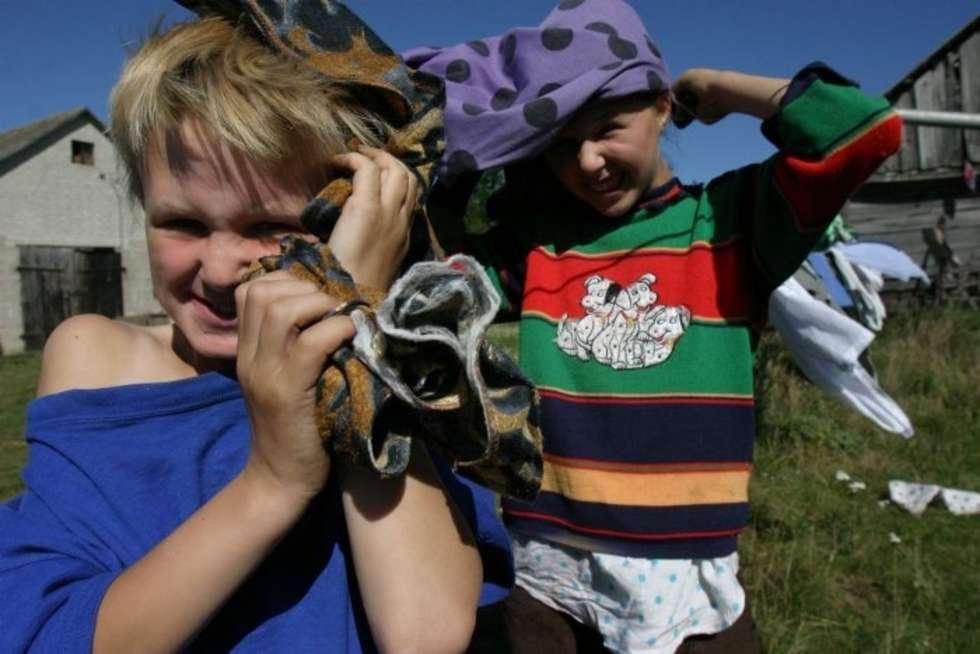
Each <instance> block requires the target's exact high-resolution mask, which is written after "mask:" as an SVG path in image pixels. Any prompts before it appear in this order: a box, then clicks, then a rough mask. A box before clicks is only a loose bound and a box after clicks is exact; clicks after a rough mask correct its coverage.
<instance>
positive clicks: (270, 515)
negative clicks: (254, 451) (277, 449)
mask: <svg viewBox="0 0 980 654" xmlns="http://www.w3.org/2000/svg"><path fill="white" fill-rule="evenodd" d="M261 468H262V466H260V465H257V464H255V463H254V462H251V461H250V462H249V463H248V464H246V466H245V468H244V469H243V470H242V472H241V473H239V475H238V476H237V477H236V478H235V479H234V480H233V482H232V483H234V484H236V485H238V486H239V487H240V490H241V492H242V497H243V501H244V505H245V506H244V511H245V512H246V514H247V516H248V517H249V518H250V519H254V520H268V519H271V520H273V521H275V522H281V523H283V524H285V525H286V526H287V527H288V526H291V525H292V524H293V523H294V522H296V520H298V519H299V517H300V516H301V515H302V514H303V512H304V511H305V510H306V508H307V507H308V506H309V504H310V502H311V501H312V500H313V498H314V497H316V493H312V492H310V491H307V490H305V489H299V488H293V487H290V486H287V485H286V484H283V483H282V482H281V481H279V480H278V479H276V478H275V476H274V475H272V474H269V473H268V472H266V471H263V470H262V469H261Z"/></svg>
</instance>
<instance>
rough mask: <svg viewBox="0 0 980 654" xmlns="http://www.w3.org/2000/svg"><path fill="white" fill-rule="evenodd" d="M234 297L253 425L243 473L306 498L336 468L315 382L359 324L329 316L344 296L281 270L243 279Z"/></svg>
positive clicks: (290, 497)
mask: <svg viewBox="0 0 980 654" xmlns="http://www.w3.org/2000/svg"><path fill="white" fill-rule="evenodd" d="M235 302H236V305H237V308H238V316H239V335H238V359H237V369H238V379H239V381H240V382H241V385H242V390H243V392H244V395H245V401H246V403H247V405H248V412H249V418H250V420H251V423H252V449H251V452H250V454H249V459H248V462H247V464H246V467H245V472H244V475H245V476H246V477H249V478H250V479H253V480H255V481H256V482H258V483H259V484H260V485H261V486H262V487H263V488H264V489H265V490H266V492H269V493H273V494H275V495H277V496H280V497H284V498H285V499H286V500H287V501H288V502H298V503H305V502H308V501H309V500H310V499H312V498H313V496H315V495H316V494H317V493H319V492H320V490H322V489H323V487H324V485H325V484H326V482H327V477H328V475H329V472H330V459H329V456H328V455H327V452H326V450H325V449H324V446H323V443H322V441H321V439H320V436H319V429H318V426H317V424H316V417H315V410H314V409H315V404H316V384H317V380H318V379H319V378H320V375H321V374H322V372H323V369H324V367H325V366H326V362H327V359H328V357H329V356H330V355H331V354H332V353H333V352H334V351H335V350H336V349H337V348H338V347H340V345H341V344H342V343H343V342H344V341H346V340H348V339H350V338H351V337H352V336H353V335H354V326H353V323H352V322H351V320H350V318H348V317H346V316H336V317H331V318H328V319H326V320H323V318H324V316H325V315H326V314H327V313H329V312H330V310H331V309H333V308H334V307H336V306H337V305H338V302H337V301H336V300H335V299H333V298H331V297H329V296H327V295H324V294H323V293H322V292H321V291H320V290H318V289H317V288H316V286H315V285H314V284H312V283H310V282H306V281H300V280H298V279H296V278H294V277H293V276H291V275H290V274H289V273H287V272H283V271H280V272H274V273H270V274H268V275H264V276H262V277H260V278H258V279H255V280H253V281H251V282H248V283H245V284H242V285H241V286H239V287H238V288H237V289H236V290H235Z"/></svg>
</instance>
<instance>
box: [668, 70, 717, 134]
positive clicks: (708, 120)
mask: <svg viewBox="0 0 980 654" xmlns="http://www.w3.org/2000/svg"><path fill="white" fill-rule="evenodd" d="M720 74H721V71H718V70H713V69H711V68H691V69H689V70H686V71H684V74H683V75H681V76H680V77H678V78H677V80H676V81H675V82H674V86H673V87H672V89H671V91H672V92H673V96H674V97H673V101H674V124H675V125H677V127H679V128H681V129H683V128H685V127H687V126H688V125H689V124H691V122H692V121H693V120H694V119H695V118H697V119H698V120H700V121H701V122H702V123H705V124H706V125H710V124H712V123H716V122H718V121H719V120H721V119H722V118H724V117H725V116H727V115H728V113H729V112H730V109H729V108H728V107H727V106H725V103H724V101H723V100H722V98H720V97H719V95H720V94H719V93H718V90H717V85H716V83H717V81H718V77H719V75H720Z"/></svg>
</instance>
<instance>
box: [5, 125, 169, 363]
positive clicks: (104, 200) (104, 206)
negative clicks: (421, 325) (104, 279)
mask: <svg viewBox="0 0 980 654" xmlns="http://www.w3.org/2000/svg"><path fill="white" fill-rule="evenodd" d="M73 140H77V141H85V142H88V143H92V144H93V145H94V162H93V165H85V164H78V163H72V161H71V155H72V143H71V142H72V141H73ZM20 245H54V246H68V247H111V248H114V249H116V250H117V251H119V252H120V254H121V258H122V261H123V267H124V269H125V270H124V272H123V311H124V313H125V314H126V315H139V314H146V313H158V312H160V308H159V306H158V305H157V304H156V302H155V300H153V295H152V289H151V285H150V275H149V267H148V263H147V261H146V244H145V238H144V236H143V222H142V215H141V213H140V212H139V210H138V209H134V208H133V207H131V206H130V204H129V202H128V200H127V198H126V193H125V185H124V183H123V181H122V179H121V177H120V175H119V174H118V172H117V170H116V160H115V154H114V152H113V148H112V143H111V142H110V141H109V140H108V139H107V138H106V137H105V135H103V134H102V133H101V132H100V131H99V130H98V129H97V128H96V127H95V126H94V125H91V124H85V125H82V126H80V127H78V128H77V129H76V130H74V131H73V132H71V133H69V134H67V135H66V136H64V137H63V138H61V139H60V140H58V141H56V142H54V143H53V144H52V145H50V146H49V147H47V148H46V149H45V150H43V151H42V152H39V153H37V154H36V155H34V156H33V157H31V158H29V159H27V160H26V161H24V162H23V163H22V164H21V165H19V166H18V167H16V168H14V169H12V170H10V171H8V172H7V173H6V174H5V175H3V176H2V177H0V346H2V347H3V351H4V352H5V353H7V354H9V353H12V352H18V351H21V350H22V349H23V343H22V341H21V338H20V336H21V333H22V331H23V317H22V315H21V297H20V275H19V273H18V271H17V265H18V251H17V247H18V246H20Z"/></svg>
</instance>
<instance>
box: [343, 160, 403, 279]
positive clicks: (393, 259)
mask: <svg viewBox="0 0 980 654" xmlns="http://www.w3.org/2000/svg"><path fill="white" fill-rule="evenodd" d="M330 163H331V165H333V166H336V167H338V168H344V169H347V170H350V171H353V173H354V176H353V179H352V184H353V191H352V193H351V196H350V198H348V200H347V202H346V203H345V204H344V208H343V211H342V212H341V214H340V218H339V219H338V221H337V225H336V227H334V230H333V232H332V233H331V235H330V239H329V240H328V241H327V245H329V246H330V248H331V250H333V253H334V254H335V255H336V256H337V259H339V260H340V263H341V264H342V265H343V266H344V268H346V269H347V271H348V272H349V273H350V274H351V275H352V276H353V277H354V281H356V282H357V283H358V284H363V285H365V286H373V287H376V288H387V287H388V286H389V285H390V284H391V282H392V280H393V278H394V276H395V273H396V272H397V270H398V266H399V265H400V264H401V261H402V259H403V258H404V257H405V254H406V253H407V252H408V246H409V231H410V229H411V226H412V217H413V216H414V215H415V208H416V203H417V201H418V192H419V186H418V180H417V178H416V177H415V175H414V174H412V172H411V171H410V170H409V169H408V167H407V166H406V165H405V164H403V163H402V162H401V161H399V160H398V159H396V158H395V157H393V156H392V155H390V154H388V153H387V152H385V151H384V150H379V149H378V148H370V147H367V146H363V145H362V146H359V147H358V148H357V151H356V152H348V153H346V154H341V155H337V156H335V157H333V159H331V161H330Z"/></svg>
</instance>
